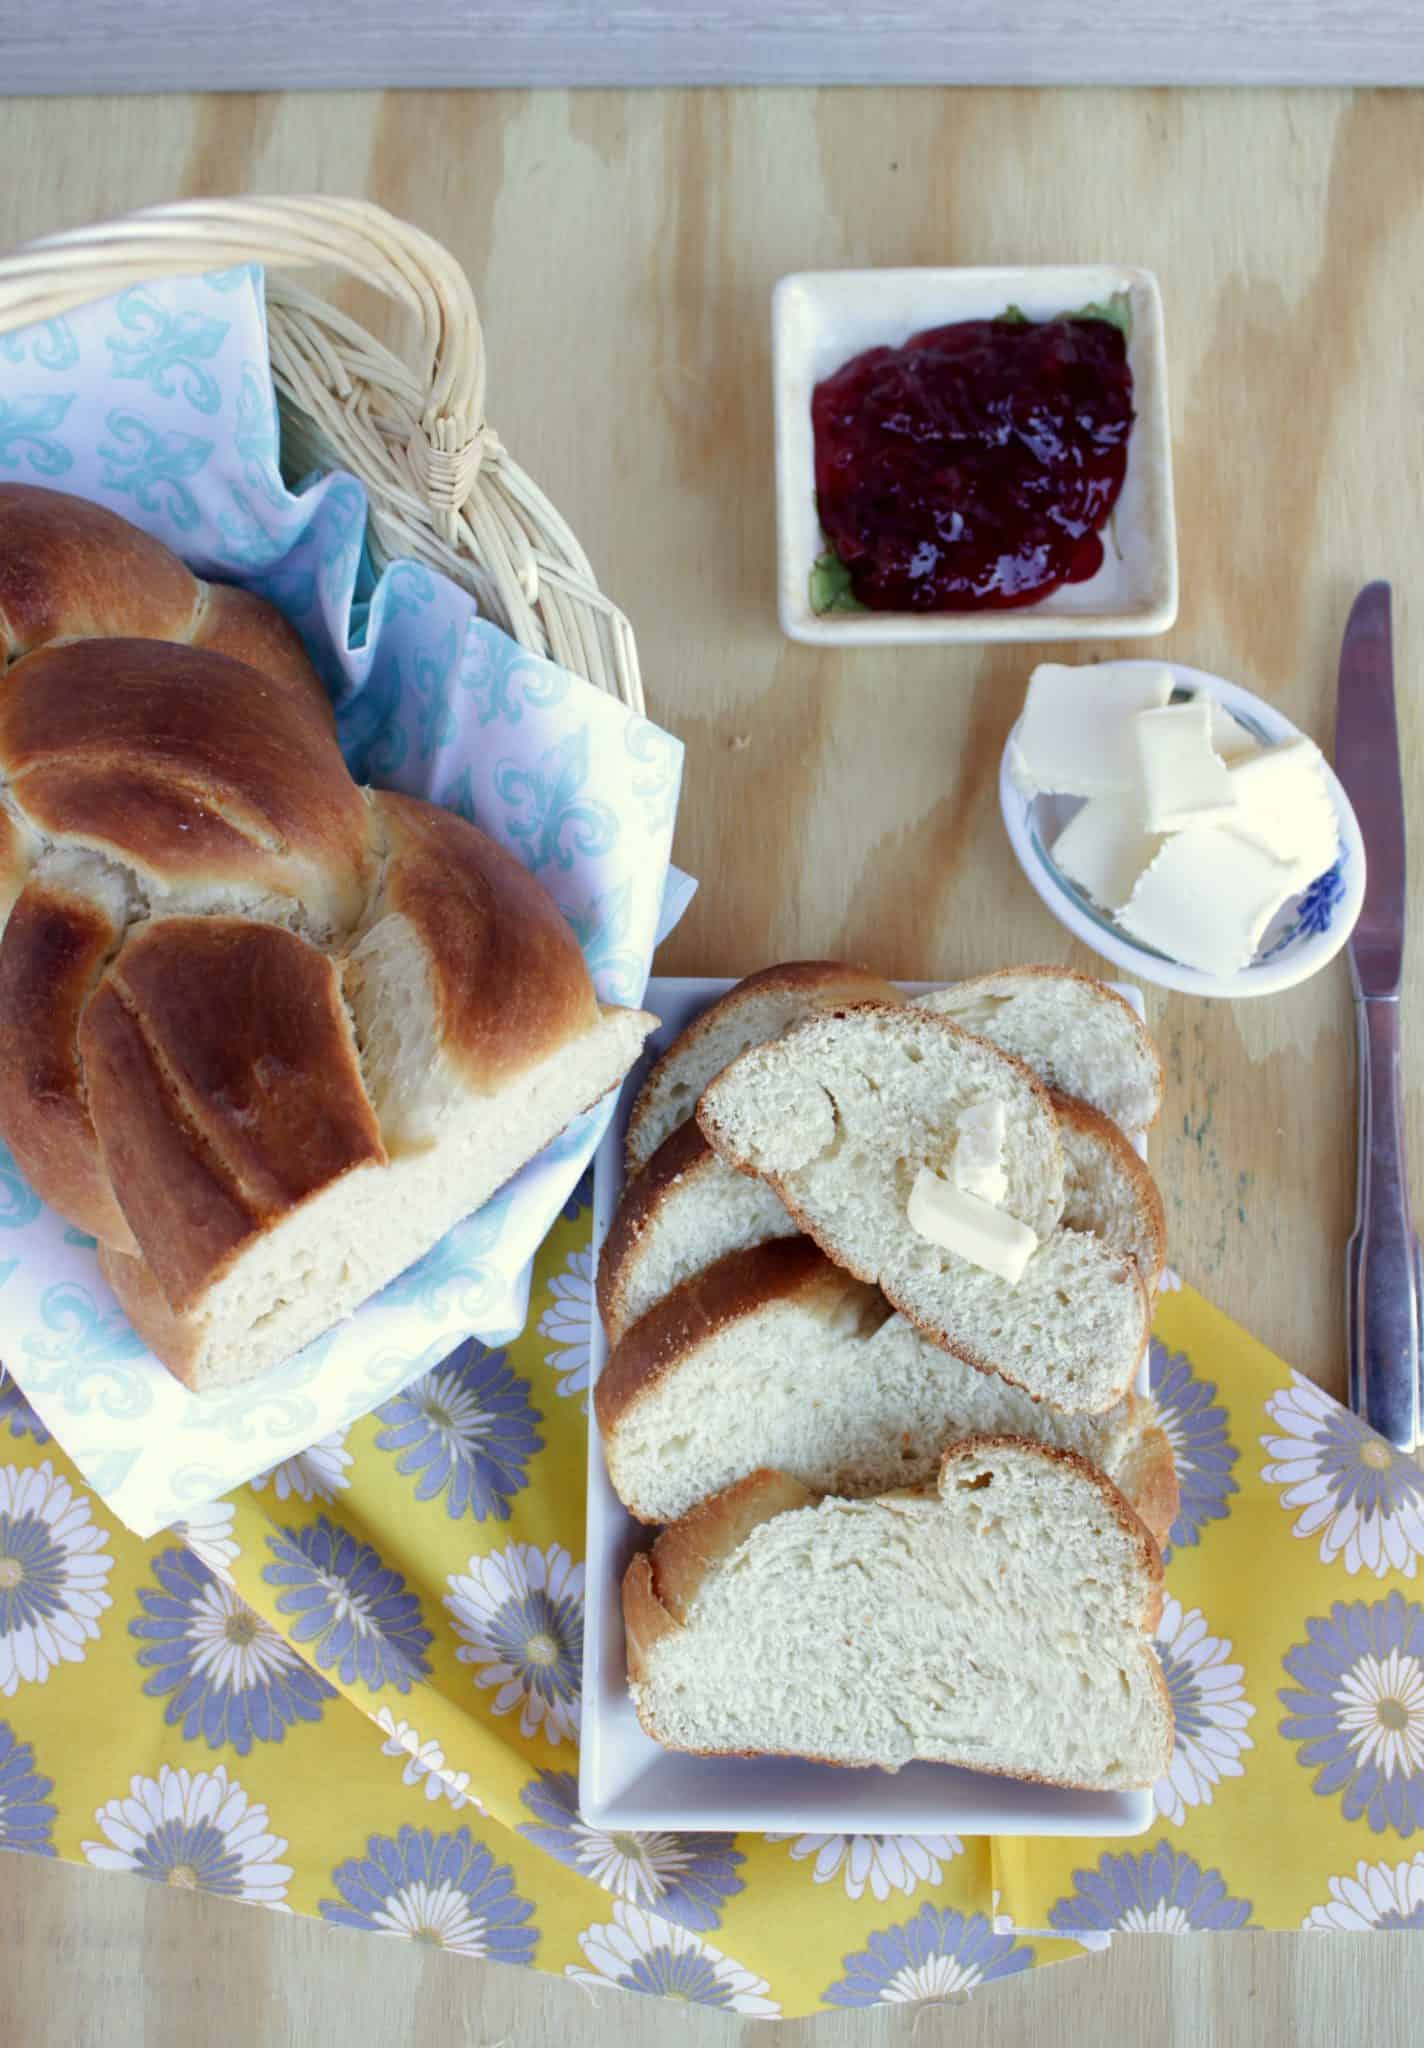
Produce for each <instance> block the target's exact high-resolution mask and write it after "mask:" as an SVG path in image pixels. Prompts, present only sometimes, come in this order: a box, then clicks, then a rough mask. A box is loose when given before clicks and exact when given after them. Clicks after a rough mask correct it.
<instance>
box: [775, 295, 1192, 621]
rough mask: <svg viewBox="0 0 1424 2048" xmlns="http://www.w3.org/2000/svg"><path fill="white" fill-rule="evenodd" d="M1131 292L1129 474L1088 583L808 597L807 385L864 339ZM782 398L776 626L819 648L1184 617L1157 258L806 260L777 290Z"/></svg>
mask: <svg viewBox="0 0 1424 2048" xmlns="http://www.w3.org/2000/svg"><path fill="white" fill-rule="evenodd" d="M1118 293H1125V294H1126V296H1127V299H1128V303H1129V306H1130V308H1131V315H1132V321H1131V333H1130V335H1129V337H1128V347H1127V355H1128V362H1129V364H1130V366H1131V369H1132V378H1133V394H1134V396H1133V403H1134V407H1135V410H1136V415H1137V417H1136V420H1135V422H1134V424H1133V429H1132V435H1131V438H1130V440H1129V442H1128V458H1127V475H1126V478H1125V480H1124V483H1123V487H1122V492H1121V495H1120V496H1119V498H1118V501H1117V504H1116V506H1115V507H1114V509H1113V513H1112V517H1111V518H1110V520H1109V522H1108V526H1107V530H1106V533H1105V534H1104V543H1105V558H1104V561H1103V566H1102V568H1101V569H1100V570H1099V571H1098V573H1097V575H1096V576H1094V577H1092V578H1091V580H1090V581H1088V582H1086V583H1069V584H1065V585H1064V586H1063V587H1062V588H1061V589H1059V590H1055V591H1053V592H1052V593H1051V594H1050V595H1049V596H1048V597H1045V598H1042V599H1040V600H1039V602H1038V603H1037V604H1032V605H1025V606H1023V607H1022V608H1020V609H1014V610H1009V611H985V612H830V613H821V612H816V611H813V610H812V608H811V592H810V577H811V568H812V565H813V564H814V562H815V560H816V558H817V556H818V555H820V554H821V553H822V551H823V549H824V547H825V541H824V538H823V536H822V533H821V523H820V519H819V516H818V514H817V511H816V473H815V440H814V435H813V433H812V428H811V394H812V392H813V390H814V389H815V387H816V385H817V384H818V383H819V382H820V381H821V380H822V378H824V377H827V376H829V375H830V374H831V372H832V371H833V370H837V369H839V368H840V366H841V365H842V364H843V363H845V362H848V361H849V360H850V358H851V357H852V356H854V355H858V354H859V353H860V352H861V350H862V349H867V348H873V347H875V346H876V345H877V344H880V343H885V344H888V345H890V346H892V347H898V346H899V345H900V344H901V343H902V342H905V341H907V340H908V339H909V337H910V336H911V335H912V334H916V333H919V332H920V331H921V330H922V329H924V328H928V327H939V326H945V325H947V324H948V323H949V322H951V321H955V320H982V319H992V318H994V317H995V316H996V315H998V314H1001V313H1003V312H1004V311H1005V309H1006V308H1007V307H1009V306H1018V307H1021V308H1022V310H1023V311H1024V312H1025V313H1026V314H1027V315H1028V316H1029V318H1030V319H1031V320H1047V319H1052V318H1053V317H1054V316H1055V315H1058V314H1061V313H1069V312H1072V311H1073V309H1074V308H1075V307H1078V306H1087V305H1092V304H1095V303H1097V304H1100V303H1102V302H1104V301H1106V300H1108V299H1111V298H1113V297H1114V296H1115V295H1117V294H1118ZM772 384H773V391H774V396H775V406H776V531H777V606H778V611H779V613H780V617H781V629H782V631H783V632H784V633H785V634H786V635H787V636H788V638H790V639H792V640H802V641H806V642H807V643H809V644H811V645H813V646H823V647H825V646H835V647H873V646H914V645H921V646H935V645H939V646H944V645H948V644H951V643H954V642H961V643H962V642H970V641H997V642H1000V643H1016V642H1017V643H1022V642H1027V641H1034V640H1101V639H1120V638H1123V637H1124V636H1126V635H1128V634H1144V633H1165V632H1166V631H1167V628H1168V627H1169V626H1170V625H1171V624H1172V623H1173V621H1174V620H1175V618H1176V616H1177V536H1176V522H1175V516H1174V513H1173V508H1172V439H1171V429H1170V423H1169V419H1168V413H1167V360H1166V349H1165V345H1164V342H1163V336H1162V300H1161V294H1160V293H1159V291H1158V289H1157V280H1156V278H1155V277H1154V276H1153V274H1152V272H1151V271H1150V270H1137V269H1133V268H1130V267H1127V266H1124V265H1122V264H1115V263H1084V264H1025V265H1005V266H1002V267H996V268H993V269H976V270H811V271H800V272H796V273H794V274H793V275H791V276H789V277H783V278H782V279H781V281H780V282H779V283H778V285H777V287H776V290H775V292H774V293H773V294H772Z"/></svg>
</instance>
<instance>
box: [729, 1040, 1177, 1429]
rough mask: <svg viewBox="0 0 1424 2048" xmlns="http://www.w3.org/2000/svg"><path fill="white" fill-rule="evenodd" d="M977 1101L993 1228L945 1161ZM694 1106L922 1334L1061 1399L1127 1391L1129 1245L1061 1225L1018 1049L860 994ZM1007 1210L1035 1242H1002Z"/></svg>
mask: <svg viewBox="0 0 1424 2048" xmlns="http://www.w3.org/2000/svg"><path fill="white" fill-rule="evenodd" d="M985 1100H989V1101H994V1100H998V1101H1000V1102H1002V1103H1003V1105H1004V1109H1005V1113H1006V1118H1007V1126H1006V1127H1007V1128H1008V1129H1009V1130H1011V1131H1012V1134H1013V1136H1012V1143H1011V1144H1009V1145H1007V1146H1006V1148H1005V1152H1004V1159H1003V1166H1004V1172H1005V1176H1006V1180H1007V1186H1006V1189H1005V1193H1004V1197H1003V1201H1002V1203H1001V1204H999V1205H997V1212H996V1213H997V1214H998V1215H999V1216H1001V1217H1002V1218H1004V1219H1006V1220H1005V1222H1004V1223H1002V1224H998V1225H992V1226H991V1225H990V1224H989V1223H988V1220H987V1216H984V1215H981V1213H980V1210H979V1209H976V1208H974V1207H973V1205H974V1204H976V1203H978V1204H980V1205H981V1207H982V1210H983V1211H985V1212H989V1211H994V1210H995V1205H993V1204H989V1203H984V1202H983V1201H982V1197H980V1196H975V1195H966V1194H965V1192H964V1190H963V1189H959V1188H957V1187H956V1185H955V1174H954V1161H955V1153H956V1146H957V1142H958V1125H959V1118H960V1116H961V1115H962V1114H963V1113H964V1112H965V1111H967V1110H970V1109H971V1108H972V1107H974V1106H975V1105H977V1104H978V1103H980V1102H983V1101H985ZM697 1119H698V1123H699V1125H700V1126H701V1129H702V1133H703V1136H704V1137H705V1138H706V1139H707V1141H708V1143H709V1144H710V1145H711V1146H712V1148H713V1150H714V1151H715V1152H716V1153H717V1154H718V1156H719V1157H720V1158H722V1159H723V1160H724V1161H725V1162H726V1163H727V1164H728V1165H730V1166H734V1167H735V1168H736V1169H737V1170H738V1171H739V1172H742V1173H749V1174H755V1175H756V1176H757V1177H758V1178H760V1179H761V1180H763V1181H765V1182H766V1183H767V1184H768V1185H770V1186H771V1187H772V1188H773V1189H774V1190H775V1192H776V1193H777V1195H779V1196H780V1198H781V1200H782V1202H783V1203H784V1204H785V1205H786V1207H787V1209H788V1210H789V1211H790V1212H791V1214H792V1216H793V1217H795V1219H796V1220H797V1222H798V1223H799V1224H800V1225H801V1227H802V1229H803V1230H804V1231H805V1232H806V1233H807V1235H808V1236H810V1237H812V1238H814V1239H815V1241H816V1243H817V1244H819V1245H820V1247H821V1249H822V1250H823V1251H824V1252H825V1253H826V1254H827V1256H828V1257H829V1258H831V1259H832V1260H834V1262H835V1263H836V1264H837V1265H840V1266H843V1267H844V1268H845V1269H846V1270H847V1271H848V1272H850V1273H853V1274H854V1275H855V1276H856V1277H857V1278H858V1279H861V1280H865V1281H869V1282H873V1283H874V1284H875V1285H877V1286H879V1287H880V1288H881V1290H882V1291H883V1292H884V1294H885V1295H886V1297H887V1299H888V1300H889V1301H890V1302H892V1303H893V1305H894V1306H895V1307H896V1308H897V1309H899V1310H900V1312H901V1313H902V1314H903V1315H905V1316H907V1317H908V1318H909V1320H910V1321H911V1322H913V1323H914V1324H915V1325H916V1326H917V1328H919V1329H920V1330H921V1331H922V1332H923V1333H924V1334H925V1335H926V1336H927V1337H929V1338H930V1339H931V1341H932V1342H934V1343H937V1344H940V1345H942V1346H943V1347H944V1348H945V1349H946V1350H948V1351H952V1352H953V1353H954V1354H955V1355H956V1356H958V1357H960V1358H962V1359H964V1360H965V1362H966V1363H968V1364H970V1365H975V1366H978V1367H979V1368H980V1370H982V1371H987V1372H997V1373H998V1374H1000V1375H1001V1377H1003V1378H1004V1379H1006V1380H1008V1381H1010V1382H1011V1383H1012V1384H1013V1385H1016V1386H1020V1387H1022V1388H1024V1390H1025V1391H1026V1392H1028V1393H1030V1394H1031V1395H1032V1396H1033V1397H1034V1398H1035V1399H1036V1400H1042V1401H1046V1402H1048V1403H1049V1404H1050V1405H1051V1406H1053V1407H1056V1408H1060V1409H1063V1410H1070V1411H1075V1412H1100V1411H1102V1410H1103V1409H1106V1408H1109V1407H1111V1406H1112V1404H1113V1403H1114V1402H1115V1401H1117V1400H1119V1399H1121V1397H1122V1395H1123V1394H1124V1393H1126V1391H1127V1389H1128V1387H1129V1386H1130V1385H1131V1383H1132V1380H1133V1376H1134V1374H1135V1373H1136V1370H1137V1366H1138V1363H1139V1360H1140V1359H1141V1356H1142V1353H1143V1350H1144V1349H1145V1346H1146V1343H1147V1335H1148V1326H1149V1319H1150V1305H1149V1298H1148V1294H1147V1290H1146V1288H1145V1286H1144V1285H1143V1281H1142V1278H1141V1275H1140V1274H1139V1272H1138V1268H1137V1264H1136V1261H1135V1260H1134V1259H1133V1258H1131V1257H1129V1256H1126V1255H1124V1254H1122V1253H1120V1252H1116V1251H1113V1250H1112V1249H1110V1248H1109V1247H1108V1246H1107V1245H1105V1244H1104V1243H1103V1242H1102V1241H1101V1240H1100V1239H1098V1238H1096V1237H1093V1236H1091V1235H1089V1234H1088V1233H1086V1232H1084V1231H1078V1230H1072V1229H1065V1228H1063V1227H1061V1226H1062V1220H1063V1212H1064V1198H1065V1178H1066V1161H1065V1155H1064V1149H1063V1145H1062V1142H1061V1140H1060V1138H1059V1134H1058V1122H1057V1118H1056V1116H1055V1113H1054V1109H1053V1104H1052V1101H1051V1099H1050V1097H1049V1094H1048V1092H1047V1090H1046V1089H1045V1088H1044V1087H1043V1085H1042V1083H1041V1082H1040V1081H1038V1080H1037V1079H1036V1078H1035V1077H1034V1075H1033V1074H1032V1073H1030V1071H1029V1069H1028V1068H1027V1067H1026V1066H1025V1065H1023V1063H1022V1062H1021V1061H1019V1060H1017V1059H1015V1058H1013V1057H1012V1056H1010V1055H1009V1054H1008V1053H1005V1052H1003V1051H1001V1050H1000V1049H999V1048H998V1047H996V1046H993V1045H990V1044H989V1043H988V1042H987V1041H986V1040H984V1039H981V1038H978V1037H975V1036H972V1035H971V1034H970V1033H968V1032H966V1031H963V1030H961V1029H960V1028H959V1026H958V1025H957V1024H954V1023H951V1022H950V1020H949V1019H948V1018H947V1017H944V1016H942V1015H940V1014H938V1013H936V1012H934V1011H931V1010H927V1009H925V1008H923V1007H919V1006H912V1005H890V1004H874V1003H872V1004H864V1005H860V1006H858V1007H856V1008H853V1009H848V1010H845V1011H842V1012H840V1013H832V1014H830V1015H826V1016H817V1017H812V1018H809V1019H807V1020H806V1021H804V1022H803V1023H801V1024H799V1025H796V1026H794V1027H793V1028H792V1029H791V1030H790V1031H788V1032H786V1033H784V1034H783V1036H782V1037H780V1038H778V1039H776V1040H773V1041H772V1042H770V1043H769V1044H766V1045H761V1046H755V1047H753V1048H751V1049H750V1050H749V1051H747V1052H745V1053H742V1054H741V1055H740V1056H739V1057H738V1058H737V1059H736V1060H734V1061H733V1062H732V1064H731V1065H730V1066H729V1067H727V1068H726V1069H724V1071H723V1072H722V1073H721V1074H720V1075H718V1076H717V1078H716V1079H715V1080H714V1081H712V1082H711V1083H710V1085H709V1086H708V1087H707V1088H706V1089H705V1090H704V1092H703V1094H702V1096H701V1099H700V1100H699V1103H698V1108H697ZM924 1174H928V1175H930V1176H932V1177H933V1179H932V1180H931V1181H930V1182H927V1181H926V1180H925V1179H923V1178H922V1177H921V1176H922V1175H924ZM936 1183H938V1184H939V1185H938V1186H937V1185H936ZM917 1189H918V1196H917V1201H916V1214H915V1215H914V1216H912V1214H911V1199H912V1196H914V1195H916V1191H917ZM966 1204H968V1205H970V1207H969V1209H968V1212H967V1214H966V1209H965V1205H966ZM1009 1223H1012V1224H1014V1225H1017V1226H1018V1228H1019V1230H1020V1231H1023V1232H1029V1233H1032V1236H1033V1239H1034V1240H1035V1243H1034V1246H1033V1247H1032V1248H1031V1249H1030V1250H1028V1252H1027V1255H1026V1256H1025V1257H1023V1258H1022V1259H1020V1258H1019V1256H1018V1252H1017V1250H1013V1251H1011V1250H1010V1249H1009V1248H1008V1247H1007V1246H1006V1245H1003V1244H1001V1243H1000V1239H1001V1238H1003V1237H1005V1236H1006V1235H1009V1234H1010V1233H1009V1232H1008V1229H1007V1226H1008V1224H1009ZM925 1226H928V1227H925Z"/></svg>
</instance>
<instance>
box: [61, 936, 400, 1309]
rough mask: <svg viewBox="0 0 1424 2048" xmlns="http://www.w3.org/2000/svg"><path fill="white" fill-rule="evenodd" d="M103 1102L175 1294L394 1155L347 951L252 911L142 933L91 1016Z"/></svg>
mask: <svg viewBox="0 0 1424 2048" xmlns="http://www.w3.org/2000/svg"><path fill="white" fill-rule="evenodd" d="M80 1051H81V1054H82V1057H83V1061H84V1071H85V1076H86V1080H87V1083H88V1091H89V1105H90V1111H91V1114H92V1116H93V1119H94V1127H95V1129H96V1130H97V1132H98V1134H99V1143H100V1148H101V1151H102V1155H103V1160H104V1164H105V1166H106V1167H107V1169H108V1172H109V1176H110V1179H111V1180H112V1183H113V1187H114V1192H115V1194H116V1196H117V1198H118V1201H119V1204H120V1206H121V1208H122V1209H123V1212H124V1215H125V1217H126V1218H127V1219H128V1222H129V1224H130V1226H131V1228H132V1230H133V1233H134V1236H135V1238H136V1239H137V1241H138V1243H139V1245H140V1246H141V1247H142V1249H143V1252H144V1254H145V1257H146V1259H147V1262H148V1264H149V1266H150V1267H151V1269H152V1272H153V1275H154V1278H155V1279H156V1281H157V1283H158V1285H159V1287H160V1288H161V1290H162V1293H163V1296H164V1298H165V1300H166V1301H167V1303H168V1305H169V1307H170V1308H172V1309H173V1310H175V1311H176V1312H178V1313H180V1314H181V1313H182V1312H183V1311H184V1310H186V1309H188V1308H190V1307H191V1306H192V1305H193V1303H194V1302H195V1301H196V1300H197V1299H198V1298H199V1297H200V1296H201V1295H202V1294H203V1292H204V1291H205V1290H206V1289H207V1288H208V1287H210V1286H211V1285H212V1283H213V1282H214V1281H215V1280H216V1279H217V1278H218V1277H220V1275H221V1274H222V1272H223V1271H224V1270H225V1269H226V1267H227V1266H228V1265H229V1264H230V1262H231V1260H232V1259H233V1257H234V1256H235V1255H236V1254H237V1253H238V1252H239V1251H240V1250H241V1249H242V1247H243V1245H244V1244H246V1243H247V1242H248V1241H249V1240H250V1239H251V1238H253V1237H254V1236H256V1235H257V1234H258V1233H259V1232H261V1231H263V1230H264V1229H267V1228H269V1227H270V1226H271V1225H272V1224H273V1223H274V1222H277V1221H280V1220H281V1218H282V1217H283V1216H284V1215H285V1214H287V1213H288V1212H290V1211H291V1210H292V1209H294V1208H295V1207H297V1206H298V1205H299V1204H300V1203H301V1202H303V1201H305V1200H307V1199H308V1198H309V1197H310V1196H312V1195H314V1194H316V1193H318V1192H319V1191H320V1190H321V1189H323V1188H325V1187H328V1186H330V1185H331V1184H332V1183H333V1182H334V1181H336V1180H338V1179H340V1178H341V1177H342V1176H343V1175H344V1174H347V1173H349V1172H351V1171H352V1170H353V1169H354V1168H356V1167H359V1166H365V1165H369V1164H376V1163H384V1161H385V1156H386V1155H385V1151H384V1148H383V1146H382V1144H381V1137H380V1131H379V1129H378V1127H377V1124H376V1118H375V1114H374V1112H373V1110H372V1108H371V1105H370V1102H369V1100H368V1099H367V1096H366V1091H365V1088H364V1086H363V1084H362V1080H361V1074H360V1068H359V1066H358V1064H357V1059H356V1049H355V1043H354V1041H353V1039H352V1035H351V1027H350V1024H349V1021H348V1019H347V1015H346V1011H345V1008H344V1006H343V1004H342V1000H341V991H340V982H339V979H338V975H337V970H336V967H335V964H334V963H333V962H332V961H331V960H330V959H328V958H327V956H326V955H325V954H323V953H319V952H318V951H317V950H316V948H315V947H313V946H309V945H308V944H307V943H306V941H305V940H303V939H300V938H298V937H297V936H296V935H295V934H294V933H292V932H288V931H283V930H281V929H280V928H279V927H277V926H274V925H261V924H254V923H251V922H249V921H247V920H245V919H241V918H220V917H203V918H167V919H163V920H160V921H159V922H158V923H156V924H154V925H151V926H149V927H148V928H147V929H146V930H144V931H142V932H140V933H139V934H138V935H137V936H136V937H134V938H131V939H130V941H129V943H128V944H127V945H126V946H125V948H124V950H123V951H122V953H121V954H120V955H119V958H118V960H117V961H116V963H115V964H114V966H113V967H111V968H110V969H109V971H108V973H107V974H106V975H105V976H104V979H103V981H102V982H101V983H100V985H99V988H98V991H97V993H96V994H95V995H94V997H93V999H92V1000H91V1002H90V1004H89V1006H88V1009H87V1011H86V1012H85V1015H84V1021H83V1024H82V1026H81V1030H80Z"/></svg>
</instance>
